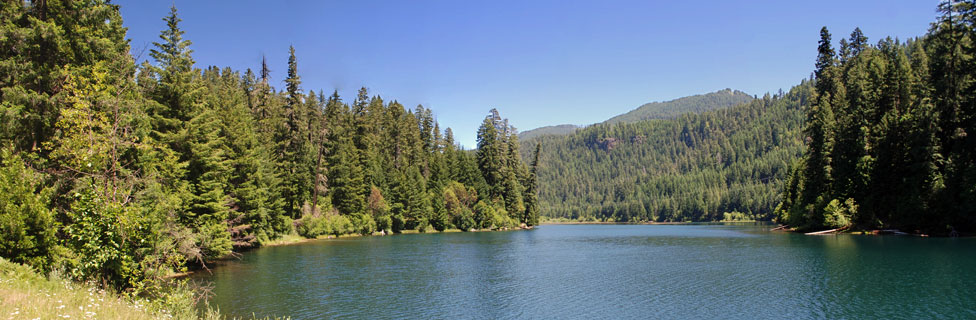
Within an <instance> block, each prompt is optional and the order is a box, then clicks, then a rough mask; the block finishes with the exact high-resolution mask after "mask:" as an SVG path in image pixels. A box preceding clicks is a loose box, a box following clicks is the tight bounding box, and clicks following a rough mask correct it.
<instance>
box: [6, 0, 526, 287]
mask: <svg viewBox="0 0 976 320" xmlns="http://www.w3.org/2000/svg"><path fill="white" fill-rule="evenodd" d="M0 17H2V19H0V21H2V22H3V24H2V26H0V150H2V151H0V160H2V166H0V256H3V257H5V258H7V259H10V260H11V261H15V262H20V263H27V264H29V265H31V266H33V267H35V268H37V269H39V270H41V271H45V272H46V271H50V270H54V269H58V270H61V271H63V272H64V273H65V274H67V275H69V276H70V277H73V278H75V279H79V280H95V281H97V282H99V283H102V284H106V285H109V286H112V287H115V288H127V289H132V290H130V292H134V293H147V292H148V293H152V292H154V291H155V290H156V289H159V286H160V285H161V283H163V282H162V281H161V280H162V279H163V278H164V276H166V275H168V274H171V273H172V272H174V271H180V270H183V269H185V268H187V267H193V266H199V265H201V264H202V263H204V262H205V261H208V260H212V259H217V258H221V257H224V256H227V255H228V254H230V253H232V252H233V251H235V250H243V249H247V248H252V247H256V246H260V245H261V244H264V243H267V242H269V241H272V240H273V239H276V238H279V237H281V236H283V235H287V234H291V233H297V234H300V235H301V236H305V237H317V236H323V235H342V234H351V233H358V234H367V235H368V234H372V233H374V232H400V231H401V230H408V229H415V230H419V231H421V232H424V231H429V230H445V229H448V228H458V229H461V230H465V231H467V230H471V229H498V228H514V227H519V226H520V225H523V224H524V225H533V224H535V223H536V221H537V212H538V204H537V201H536V200H535V199H536V197H535V189H536V188H535V175H534V172H535V170H534V168H529V167H528V166H526V165H525V164H523V163H522V162H521V159H520V158H519V142H518V139H517V137H516V130H515V129H514V128H512V127H510V126H508V124H507V121H505V120H502V119H501V117H500V116H499V115H498V113H497V112H496V111H494V110H492V112H491V113H490V114H489V115H488V116H487V117H486V119H485V123H484V125H483V126H482V128H481V129H480V130H479V135H478V139H479V142H478V145H479V149H478V150H477V151H476V152H473V151H466V150H462V149H460V148H459V145H458V144H456V143H455V141H454V137H453V133H452V131H451V129H450V128H448V129H445V130H443V131H442V130H441V128H440V125H439V124H438V123H437V121H435V119H434V115H433V113H432V111H431V110H430V109H426V108H424V107H423V106H417V107H416V108H414V109H412V110H411V109H407V108H405V107H404V106H403V105H401V104H400V103H398V102H397V101H395V100H394V101H385V100H383V99H382V98H380V97H379V96H370V95H369V93H368V92H367V90H366V89H365V88H363V89H361V90H359V93H358V95H357V96H356V97H354V98H353V99H352V101H351V102H349V103H347V102H345V101H343V99H342V98H341V97H340V96H339V95H338V93H337V92H332V93H331V94H325V93H323V92H322V91H319V92H315V91H307V92H306V91H304V90H303V88H302V81H301V77H300V73H299V68H298V66H299V61H298V59H297V57H296V53H295V50H294V48H291V49H290V56H289V59H288V68H287V73H286V75H285V79H284V90H278V89H276V88H274V87H273V86H272V85H271V84H272V83H273V81H271V74H270V72H269V69H268V66H267V64H266V63H265V62H264V61H262V65H261V68H260V70H259V72H258V73H254V72H252V71H251V70H250V69H248V70H246V71H244V72H243V73H242V72H239V71H235V70H231V69H229V68H224V69H221V68H217V67H209V68H206V69H203V70H201V69H198V68H195V67H194V60H193V57H192V50H191V49H190V45H191V42H190V41H189V40H187V39H186V38H184V32H183V31H182V30H181V29H180V27H179V22H180V19H179V18H178V17H177V14H176V9H175V8H173V10H172V11H171V12H170V14H169V15H168V16H167V17H166V18H165V19H164V20H165V21H166V23H167V28H166V29H165V30H163V31H162V32H161V34H160V37H159V41H158V42H156V43H154V48H153V49H152V50H151V52H150V57H151V60H152V61H151V62H148V61H147V62H144V63H141V64H139V65H137V64H136V62H135V61H134V59H133V57H132V56H130V54H129V45H128V42H127V40H126V39H125V37H126V34H125V33H126V30H125V28H123V27H122V19H121V16H120V15H119V10H118V7H117V6H116V5H111V4H108V3H106V2H105V1H94V0H93V1H56V0H49V1H29V2H27V1H20V0H6V1H4V3H3V7H2V9H0Z"/></svg>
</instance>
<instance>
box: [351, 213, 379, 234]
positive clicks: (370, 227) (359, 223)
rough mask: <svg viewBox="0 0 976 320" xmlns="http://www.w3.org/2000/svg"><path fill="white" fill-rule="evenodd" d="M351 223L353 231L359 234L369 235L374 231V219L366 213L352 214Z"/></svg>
mask: <svg viewBox="0 0 976 320" xmlns="http://www.w3.org/2000/svg"><path fill="white" fill-rule="evenodd" d="M352 225H353V229H354V230H355V232H358V233H359V234H361V235H364V236H366V235H370V234H373V232H375V231H376V220H373V218H372V217H370V216H369V215H366V214H362V213H357V214H354V215H352Z"/></svg>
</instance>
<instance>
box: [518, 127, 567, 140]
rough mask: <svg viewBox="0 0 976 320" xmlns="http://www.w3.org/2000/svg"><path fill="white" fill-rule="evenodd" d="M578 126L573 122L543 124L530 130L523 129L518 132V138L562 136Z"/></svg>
mask: <svg viewBox="0 0 976 320" xmlns="http://www.w3.org/2000/svg"><path fill="white" fill-rule="evenodd" d="M579 128H580V127H579V126H577V125H574V124H560V125H555V126H545V127H538V128H535V129H532V130H528V131H523V132H522V133H519V135H518V137H519V140H522V141H524V140H528V139H532V138H538V137H539V136H564V135H568V134H572V133H574V132H576V130H579Z"/></svg>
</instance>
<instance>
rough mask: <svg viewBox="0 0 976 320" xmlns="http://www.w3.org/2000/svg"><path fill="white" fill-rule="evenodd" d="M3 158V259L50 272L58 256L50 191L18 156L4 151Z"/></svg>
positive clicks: (0, 253) (0, 209) (0, 190)
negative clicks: (50, 207) (49, 206)
mask: <svg viewBox="0 0 976 320" xmlns="http://www.w3.org/2000/svg"><path fill="white" fill-rule="evenodd" d="M0 159H2V160H3V165H2V166H0V256H3V257H6V258H7V259H9V260H10V261H13V262H17V263H25V264H28V265H31V266H33V267H34V268H37V269H38V270H41V271H42V272H47V271H50V270H51V267H52V266H53V263H54V262H55V258H56V256H55V255H56V253H57V251H58V250H57V246H58V245H57V239H56V238H55V231H56V230H57V227H56V225H55V222H54V217H53V215H54V214H53V212H51V209H49V208H48V206H47V204H48V201H49V199H50V197H51V191H52V190H51V189H50V188H44V187H42V186H41V182H42V179H41V176H40V175H39V174H37V173H35V172H33V171H32V170H30V169H29V168H27V167H25V166H24V161H23V159H21V158H20V156H19V155H13V154H11V153H10V151H9V150H6V149H4V150H2V153H0Z"/></svg>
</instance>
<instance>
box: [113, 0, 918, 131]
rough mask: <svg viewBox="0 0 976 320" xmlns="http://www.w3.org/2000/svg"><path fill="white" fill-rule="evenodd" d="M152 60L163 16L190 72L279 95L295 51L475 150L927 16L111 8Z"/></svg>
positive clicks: (322, 4)
mask: <svg viewBox="0 0 976 320" xmlns="http://www.w3.org/2000/svg"><path fill="white" fill-rule="evenodd" d="M116 3H118V4H120V5H121V7H122V17H123V19H124V21H125V25H126V26H127V27H129V33H128V36H129V38H130V39H131V44H132V50H133V53H134V54H136V55H137V57H139V56H140V54H141V58H140V59H146V58H148V52H149V49H150V48H151V47H152V42H153V41H157V39H158V38H157V37H158V35H159V31H160V30H162V29H163V28H165V23H164V22H163V21H162V20H161V19H162V18H163V17H164V16H165V15H166V14H167V13H168V12H169V6H170V5H172V4H174V3H175V5H176V6H177V9H178V10H179V15H180V17H181V18H182V19H183V22H182V24H181V26H182V28H183V30H185V31H186V34H185V37H186V38H187V39H189V40H191V41H192V42H193V45H192V46H191V48H192V49H193V50H194V54H193V57H194V58H195V59H196V62H197V66H198V67H206V66H210V65H216V66H220V67H225V66H230V67H232V68H234V69H238V70H242V71H243V70H244V69H245V68H252V69H255V70H257V69H259V68H260V62H261V56H262V55H265V56H267V59H268V62H269V64H270V68H271V69H272V71H273V72H272V80H273V81H274V83H273V84H274V85H275V86H276V87H278V88H283V87H284V84H283V82H282V80H283V79H284V78H285V71H286V70H287V68H286V65H287V57H288V46H289V45H294V46H295V50H296V53H297V56H298V64H299V74H300V76H301V77H302V81H303V83H302V87H303V89H305V90H306V91H307V90H309V89H314V90H316V91H318V90H319V89H323V90H324V91H327V92H330V91H332V90H333V89H338V90H339V93H340V95H342V96H343V98H344V100H346V101H347V102H348V101H350V100H351V99H352V97H354V94H355V91H356V90H357V89H358V88H359V87H361V86H365V87H367V88H369V89H370V91H371V93H372V94H379V95H380V96H382V97H383V98H384V99H386V100H390V99H396V100H399V101H400V102H401V103H403V104H404V105H405V106H407V107H409V108H413V107H414V106H416V105H417V104H423V105H424V106H426V107H428V108H432V109H433V110H434V114H435V115H436V117H437V119H438V121H439V122H440V123H441V127H442V128H444V127H448V126H449V127H452V128H453V129H454V132H455V134H456V136H457V138H458V141H459V142H461V143H462V144H464V145H465V146H466V147H472V146H474V141H475V138H474V137H475V131H476V129H477V126H478V125H479V124H480V122H481V120H482V119H483V117H484V115H485V114H486V113H487V111H488V110H489V109H491V108H498V110H499V111H500V112H501V115H502V116H503V117H506V118H509V119H510V121H511V123H512V124H513V125H515V126H516V127H518V128H519V129H520V130H527V129H532V128H536V127H540V126H545V125H554V124H563V123H570V124H591V123H595V122H600V121H603V120H605V119H607V118H609V117H611V116H613V115H616V114H620V113H624V112H626V111H628V110H631V109H633V108H635V107H637V106H639V105H641V104H643V103H646V102H652V101H664V100H670V99H674V98H678V97H682V96H687V95H692V94H698V93H705V92H712V91H715V90H719V89H724V88H732V89H737V90H742V91H745V92H747V93H750V94H757V95H762V94H763V93H765V92H775V91H776V90H778V89H780V88H783V89H784V90H785V89H788V88H789V87H791V86H793V85H795V84H797V83H799V81H800V80H801V79H803V78H805V77H808V76H809V75H810V72H811V71H812V69H813V64H814V58H815V56H816V47H817V40H818V39H819V30H820V27H821V26H827V27H828V28H829V29H830V30H831V32H832V33H833V35H834V41H835V42H836V41H838V40H839V39H840V38H842V37H844V38H846V37H847V35H849V34H850V32H851V30H853V29H854V27H856V26H859V27H861V29H862V30H863V31H864V33H865V34H866V35H867V36H868V38H869V40H870V42H871V43H875V42H876V41H877V40H879V39H880V38H882V37H884V36H892V37H899V38H901V39H905V38H909V37H915V36H920V35H922V34H924V33H925V32H926V30H927V29H928V26H929V23H930V22H932V21H934V20H935V17H936V13H935V7H936V4H937V1H934V0H926V1H918V0H900V1H898V0H885V1H853V0H840V1H835V0H829V1H782V0H778V1H681V0H679V1H612V0H608V1H565V0H555V1H532V0H521V1H508V0H502V1H453V0H444V1H425V0H420V1H413V0H411V1H392V0H391V1H372V0H353V1H252V0H245V1H189V0H179V1H173V0H169V1H155V0H122V1H116Z"/></svg>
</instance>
